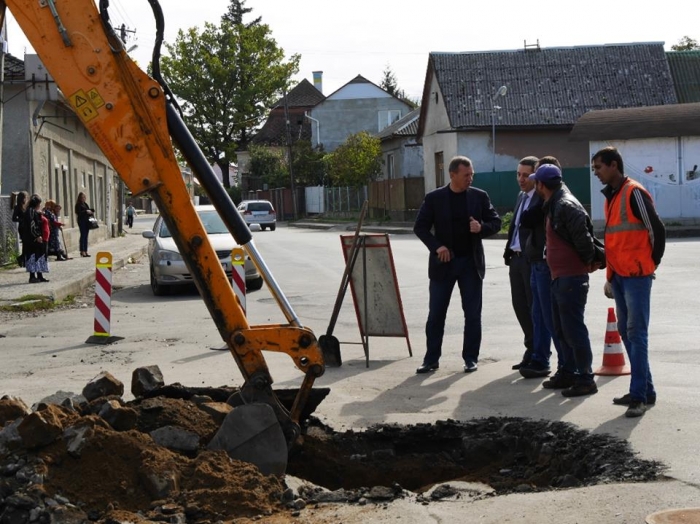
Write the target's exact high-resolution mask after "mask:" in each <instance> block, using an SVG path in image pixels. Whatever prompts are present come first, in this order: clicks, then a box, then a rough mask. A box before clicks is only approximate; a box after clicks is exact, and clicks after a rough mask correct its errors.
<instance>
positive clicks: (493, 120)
mask: <svg viewBox="0 0 700 524" xmlns="http://www.w3.org/2000/svg"><path fill="white" fill-rule="evenodd" d="M507 92H508V88H507V87H506V86H501V87H499V88H498V91H496V94H495V95H493V97H492V98H491V101H492V102H493V107H492V108H491V146H492V147H493V172H494V173H495V172H496V111H498V110H499V109H501V106H497V105H496V100H498V99H499V98H500V97H503V96H506V93H507Z"/></svg>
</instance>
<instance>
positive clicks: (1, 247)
mask: <svg viewBox="0 0 700 524" xmlns="http://www.w3.org/2000/svg"><path fill="white" fill-rule="evenodd" d="M17 255H19V253H18V252H17V242H16V241H15V238H14V233H11V232H10V231H5V237H4V238H2V242H0V263H1V264H9V265H10V266H11V267H16V265H17Z"/></svg>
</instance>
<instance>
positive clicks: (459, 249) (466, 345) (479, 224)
mask: <svg viewBox="0 0 700 524" xmlns="http://www.w3.org/2000/svg"><path fill="white" fill-rule="evenodd" d="M448 170H449V173H450V183H449V184H448V185H446V186H444V187H441V188H438V189H435V190H434V191H431V192H430V193H428V194H427V195H426V196H425V199H424V200H423V204H422V205H421V208H420V210H419V211H418V217H417V218H416V222H415V225H414V227H413V231H414V233H415V234H416V235H417V236H418V238H420V240H421V241H422V242H423V243H424V244H425V245H426V247H427V248H428V250H429V251H430V258H429V261H428V277H429V278H430V299H429V312H428V321H427V322H426V326H425V335H426V339H427V350H426V353H425V357H424V358H423V364H422V365H421V366H420V367H419V368H418V369H417V370H416V373H428V372H431V371H435V370H436V369H438V367H439V360H440V356H441V355H442V339H443V335H444V332H445V318H446V316H447V309H448V307H449V305H450V297H451V296H452V290H453V289H454V286H455V283H457V284H458V285H459V291H460V295H461V297H462V310H463V311H464V340H463V344H462V359H463V360H464V371H465V372H467V373H469V372H472V371H476V369H477V361H478V359H479V350H480V347H481V305H482V285H483V279H484V273H485V271H486V263H485V259H484V247H483V245H482V242H481V240H482V239H483V238H486V237H489V236H491V235H494V234H496V233H498V231H499V230H500V229H501V219H500V217H499V216H498V213H496V210H495V209H494V207H493V206H492V205H491V200H490V199H489V196H488V194H487V193H486V192H485V191H482V190H481V189H477V188H474V187H471V184H472V180H473V179H474V168H473V166H472V162H471V160H470V159H469V158H467V157H464V156H457V157H454V158H453V159H452V160H451V161H450V165H449V168H448ZM431 230H432V231H431Z"/></svg>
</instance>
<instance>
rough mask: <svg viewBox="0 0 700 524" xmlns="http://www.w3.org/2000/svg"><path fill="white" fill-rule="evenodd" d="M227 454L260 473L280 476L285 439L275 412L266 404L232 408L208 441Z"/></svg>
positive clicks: (282, 468)
mask: <svg viewBox="0 0 700 524" xmlns="http://www.w3.org/2000/svg"><path fill="white" fill-rule="evenodd" d="M209 449H223V450H224V451H226V453H228V455H229V457H231V458H233V459H236V460H241V461H243V462H248V463H250V464H254V465H255V466H257V467H258V469H259V470H260V471H261V472H262V473H263V474H264V475H277V476H282V475H284V473H285V471H286V469H287V455H288V451H287V441H286V439H285V436H284V433H283V432H282V427H281V426H280V423H279V422H278V420H277V416H276V415H275V411H274V410H273V409H272V408H271V407H270V406H268V405H267V404H257V403H255V404H243V405H240V406H237V407H236V408H234V409H233V410H232V411H231V412H230V413H229V414H228V415H226V418H225V419H224V422H223V424H221V427H220V428H219V431H217V433H216V435H214V438H213V439H212V440H211V442H210V443H209Z"/></svg>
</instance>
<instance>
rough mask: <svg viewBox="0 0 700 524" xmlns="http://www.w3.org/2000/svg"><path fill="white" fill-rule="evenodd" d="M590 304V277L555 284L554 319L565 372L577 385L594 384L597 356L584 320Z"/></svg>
mask: <svg viewBox="0 0 700 524" xmlns="http://www.w3.org/2000/svg"><path fill="white" fill-rule="evenodd" d="M587 301H588V275H577V276H571V277H559V278H556V279H554V280H553V281H552V318H553V320H554V331H555V333H556V336H557V337H559V343H560V344H561V353H562V358H563V360H564V362H563V363H562V365H561V368H562V371H563V372H564V373H567V374H574V375H575V376H576V383H577V384H591V383H593V369H592V366H593V353H592V352H591V341H590V339H589V338H588V328H587V327H586V324H585V322H584V320H583V316H584V312H585V310H586V302H587Z"/></svg>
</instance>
